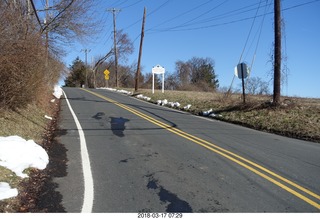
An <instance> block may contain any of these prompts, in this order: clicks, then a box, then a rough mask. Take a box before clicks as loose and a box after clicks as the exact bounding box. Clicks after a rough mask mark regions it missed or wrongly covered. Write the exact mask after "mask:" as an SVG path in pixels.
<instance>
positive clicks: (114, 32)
mask: <svg viewBox="0 0 320 219" xmlns="http://www.w3.org/2000/svg"><path fill="white" fill-rule="evenodd" d="M108 11H110V12H112V14H113V47H114V48H113V49H114V65H115V66H114V71H115V75H116V87H119V82H118V52H117V38H116V36H117V32H116V13H117V12H119V11H120V9H115V8H112V9H108Z"/></svg>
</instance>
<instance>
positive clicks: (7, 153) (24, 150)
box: [0, 136, 49, 200]
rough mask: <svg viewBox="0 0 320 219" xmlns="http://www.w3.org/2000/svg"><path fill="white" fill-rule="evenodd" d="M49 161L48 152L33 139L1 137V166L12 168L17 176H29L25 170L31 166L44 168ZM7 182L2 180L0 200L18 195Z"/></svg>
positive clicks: (0, 183)
mask: <svg viewBox="0 0 320 219" xmlns="http://www.w3.org/2000/svg"><path fill="white" fill-rule="evenodd" d="M48 163H49V156H48V154H47V152H46V151H45V150H44V149H43V148H42V147H41V146H40V145H38V144H36V143H35V142H34V141H33V140H28V141H27V140H25V139H23V138H21V137H19V136H9V137H0V166H3V167H5V168H8V169H10V170H11V171H12V172H14V173H15V174H16V175H17V176H20V177H22V178H25V177H28V175H27V174H24V173H23V171H24V170H25V169H27V168H29V167H34V168H37V169H40V170H43V169H45V168H46V167H47V164H48ZM17 194H18V193H17V192H16V190H15V189H11V188H10V186H9V185H7V184H6V183H3V182H0V200H2V199H6V198H8V197H9V198H11V197H14V196H13V195H15V196H16V195H17Z"/></svg>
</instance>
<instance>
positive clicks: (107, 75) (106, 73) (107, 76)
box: [103, 69, 110, 80]
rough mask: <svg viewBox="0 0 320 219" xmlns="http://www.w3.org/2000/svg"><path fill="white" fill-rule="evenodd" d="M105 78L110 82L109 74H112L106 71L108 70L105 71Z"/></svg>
mask: <svg viewBox="0 0 320 219" xmlns="http://www.w3.org/2000/svg"><path fill="white" fill-rule="evenodd" d="M103 73H104V78H105V79H106V80H109V74H110V72H109V71H108V69H106V70H104V72H103Z"/></svg>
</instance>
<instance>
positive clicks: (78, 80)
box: [65, 57, 219, 91]
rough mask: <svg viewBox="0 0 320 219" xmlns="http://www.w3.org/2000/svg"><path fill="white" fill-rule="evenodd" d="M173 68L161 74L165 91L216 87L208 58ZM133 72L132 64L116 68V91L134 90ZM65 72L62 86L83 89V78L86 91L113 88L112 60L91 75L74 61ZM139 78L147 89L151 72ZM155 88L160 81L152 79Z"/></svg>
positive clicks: (157, 78) (150, 79) (196, 58)
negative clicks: (173, 70) (121, 89)
mask: <svg viewBox="0 0 320 219" xmlns="http://www.w3.org/2000/svg"><path fill="white" fill-rule="evenodd" d="M175 66H176V70H175V72H173V73H170V72H169V73H166V74H165V89H170V90H202V91H210V90H211V91H212V90H216V89H217V88H218V87H219V80H218V79H217V74H216V73H215V69H214V61H213V59H211V58H199V57H193V58H191V59H190V60H188V61H180V60H179V61H176V63H175ZM136 68H137V66H136V64H132V65H131V66H125V65H119V66H118V74H119V76H118V77H119V78H118V80H119V86H120V87H128V88H133V87H134V82H135V73H136ZM105 69H108V70H109V71H110V72H111V73H110V78H109V80H105V79H104V74H103V71H104V70H105ZM69 70H70V74H69V76H68V77H67V78H66V80H65V85H66V86H71V87H80V86H83V85H84V84H85V80H86V76H87V77H88V86H89V87H104V86H110V87H115V86H116V80H115V74H114V61H113V59H112V58H110V59H109V60H108V61H106V62H103V63H102V64H101V65H99V67H98V68H97V69H95V71H93V69H92V67H90V66H86V65H85V63H84V62H83V61H81V60H80V59H79V57H77V58H76V59H75V60H74V61H73V63H72V65H70V67H69ZM86 74H87V75H86ZM139 77H140V78H139V82H140V83H139V84H140V85H141V86H140V88H151V85H152V73H151V72H146V73H145V74H140V76H139ZM155 87H156V88H160V87H161V82H160V77H157V76H156V79H155Z"/></svg>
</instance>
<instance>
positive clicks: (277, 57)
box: [273, 0, 281, 106]
mask: <svg viewBox="0 0 320 219" xmlns="http://www.w3.org/2000/svg"><path fill="white" fill-rule="evenodd" d="M280 96H281V5H280V0H274V78H273V104H274V105H275V106H277V105H279V104H280Z"/></svg>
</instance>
